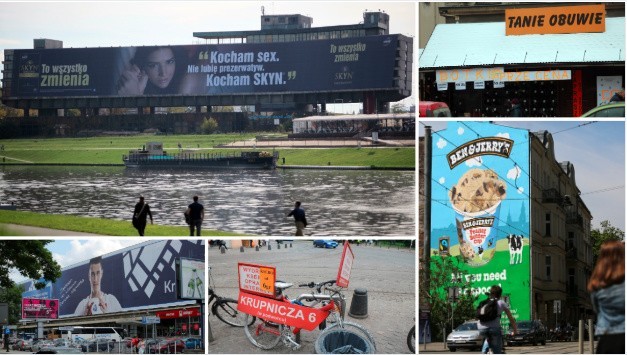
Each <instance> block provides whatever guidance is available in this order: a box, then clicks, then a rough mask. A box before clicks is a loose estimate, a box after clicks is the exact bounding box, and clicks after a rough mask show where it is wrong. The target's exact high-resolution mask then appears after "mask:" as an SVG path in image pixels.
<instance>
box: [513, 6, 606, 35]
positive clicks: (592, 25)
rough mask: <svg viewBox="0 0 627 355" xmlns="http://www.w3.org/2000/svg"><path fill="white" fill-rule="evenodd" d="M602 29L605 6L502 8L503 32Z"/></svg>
mask: <svg viewBox="0 0 627 355" xmlns="http://www.w3.org/2000/svg"><path fill="white" fill-rule="evenodd" d="M583 32H605V5H579V6H560V7H538V8H532V9H529V8H524V9H506V10H505V35H506V36H511V35H530V34H551V33H583Z"/></svg>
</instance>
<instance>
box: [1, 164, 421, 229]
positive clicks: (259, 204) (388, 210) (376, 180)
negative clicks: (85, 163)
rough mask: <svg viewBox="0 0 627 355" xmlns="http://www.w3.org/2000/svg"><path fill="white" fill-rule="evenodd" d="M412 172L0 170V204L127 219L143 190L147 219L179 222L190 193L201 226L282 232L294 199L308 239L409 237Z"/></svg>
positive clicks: (412, 220)
mask: <svg viewBox="0 0 627 355" xmlns="http://www.w3.org/2000/svg"><path fill="white" fill-rule="evenodd" d="M415 186H416V185H415V172H414V171H378V170H309V169H303V170H297V169H292V170H283V169H277V170H274V171H257V170H238V171H206V170H205V171H203V170H189V171H172V170H134V169H126V168H124V167H65V166H64V167H32V166H31V167H0V201H2V202H3V203H5V202H14V203H15V204H16V205H17V206H18V210H27V211H33V212H40V213H54V214H69V215H86V216H90V217H103V218H111V219H118V220H128V221H129V223H130V219H131V216H132V211H133V207H134V205H135V203H137V200H138V196H139V195H143V196H144V197H145V198H146V202H148V204H149V205H150V208H151V210H152V212H153V216H154V220H155V224H161V225H177V226H185V225H186V224H185V221H184V218H183V211H184V210H185V209H186V208H187V205H188V204H190V203H191V202H192V200H191V197H192V196H193V195H198V196H199V197H200V199H199V202H200V203H202V204H203V205H204V206H205V221H204V223H203V228H207V229H217V230H224V231H231V232H236V233H244V234H250V235H267V236H288V235H292V234H293V233H294V231H295V228H294V222H293V218H291V217H290V218H286V215H287V213H289V211H290V210H291V209H292V208H293V205H294V201H297V200H299V201H301V202H302V204H303V206H302V207H303V208H304V209H305V211H306V213H307V221H308V223H309V225H308V227H307V228H306V231H305V234H306V235H311V236H334V235H337V236H351V237H356V236H414V235H415V233H416V221H415V215H416V200H415V193H416V191H415V190H416V188H415Z"/></svg>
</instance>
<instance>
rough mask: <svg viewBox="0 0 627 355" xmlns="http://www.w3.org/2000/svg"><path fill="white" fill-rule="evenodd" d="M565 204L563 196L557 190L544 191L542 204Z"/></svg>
mask: <svg viewBox="0 0 627 355" xmlns="http://www.w3.org/2000/svg"><path fill="white" fill-rule="evenodd" d="M562 202H563V198H562V195H560V193H559V191H557V189H553V188H551V189H546V190H542V203H556V204H558V205H561V204H562Z"/></svg>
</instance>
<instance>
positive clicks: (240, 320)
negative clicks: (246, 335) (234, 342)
mask: <svg viewBox="0 0 627 355" xmlns="http://www.w3.org/2000/svg"><path fill="white" fill-rule="evenodd" d="M212 308H213V309H212V311H213V313H214V314H215V315H216V316H217V317H218V319H220V320H221V321H223V322H224V323H226V324H229V325H232V326H234V327H243V326H244V325H246V324H248V325H250V324H253V322H255V317H251V318H252V319H248V321H249V322H250V323H246V316H247V314H246V313H242V312H240V311H238V310H237V301H236V300H234V299H231V298H222V299H220V300H218V301H216V303H215V304H214V305H213V307H212Z"/></svg>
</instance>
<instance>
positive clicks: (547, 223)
mask: <svg viewBox="0 0 627 355" xmlns="http://www.w3.org/2000/svg"><path fill="white" fill-rule="evenodd" d="M544 236H545V237H550V236H551V214H550V213H547V214H546V217H545V220H544Z"/></svg>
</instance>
